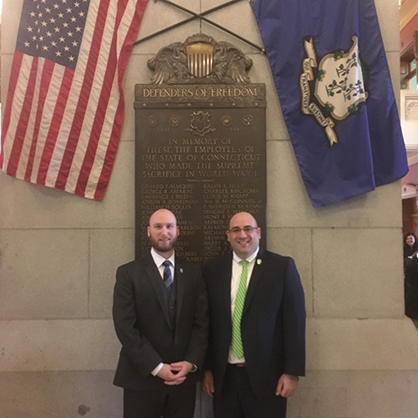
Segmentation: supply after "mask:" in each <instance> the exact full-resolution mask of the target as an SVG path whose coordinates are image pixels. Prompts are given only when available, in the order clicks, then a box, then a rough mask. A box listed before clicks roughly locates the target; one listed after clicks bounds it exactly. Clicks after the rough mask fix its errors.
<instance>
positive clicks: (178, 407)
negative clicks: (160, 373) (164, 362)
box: [123, 385, 196, 418]
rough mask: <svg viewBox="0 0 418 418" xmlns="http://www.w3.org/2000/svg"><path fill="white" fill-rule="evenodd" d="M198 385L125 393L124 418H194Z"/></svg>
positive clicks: (125, 391) (127, 390)
mask: <svg viewBox="0 0 418 418" xmlns="http://www.w3.org/2000/svg"><path fill="white" fill-rule="evenodd" d="M195 401H196V385H186V386H184V385H179V386H167V387H166V388H163V389H157V390H144V391H139V390H130V389H124V392H123V418H161V417H163V418H193V413H194V408H195Z"/></svg>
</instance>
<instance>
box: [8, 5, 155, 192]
mask: <svg viewBox="0 0 418 418" xmlns="http://www.w3.org/2000/svg"><path fill="white" fill-rule="evenodd" d="M147 2H148V0H25V2H24V5H23V10H22V16H21V21H20V27H19V33H18V39H17V45H16V51H15V53H14V57H13V63H12V69H11V76H10V81H9V90H8V94H7V102H6V106H5V109H4V116H3V126H2V137H1V150H0V167H1V168H2V170H3V171H4V172H5V173H7V174H8V175H10V176H13V177H16V178H18V179H22V180H26V181H28V182H32V183H36V184H41V185H45V186H48V187H54V188H57V189H61V190H65V191H67V192H69V193H75V194H77V195H80V196H83V197H87V198H90V199H95V200H101V199H102V198H103V196H104V194H105V192H106V188H107V185H108V183H109V179H110V174H111V171H112V168H113V163H114V160H115V156H116V151H117V148H118V143H119V137H120V131H121V126H122V121H123V111H124V99H123V92H122V79H123V75H124V72H125V68H126V65H127V61H128V58H129V55H130V53H131V50H132V45H133V43H134V41H135V37H136V35H137V32H138V29H139V26H140V23H141V20H142V16H143V13H144V10H145V7H146V4H147Z"/></svg>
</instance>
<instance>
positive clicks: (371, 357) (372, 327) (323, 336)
mask: <svg viewBox="0 0 418 418" xmlns="http://www.w3.org/2000/svg"><path fill="white" fill-rule="evenodd" d="M307 366H308V370H313V371H329V370H415V371H416V370H418V333H417V330H416V328H415V326H414V324H413V323H412V321H410V320H409V319H406V318H405V319H373V320H371V319H369V320H361V319H351V320H348V319H346V320H343V319H314V318H310V319H308V322H307Z"/></svg>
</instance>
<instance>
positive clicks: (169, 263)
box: [163, 260, 171, 267]
mask: <svg viewBox="0 0 418 418" xmlns="http://www.w3.org/2000/svg"><path fill="white" fill-rule="evenodd" d="M163 266H164V267H171V261H170V260H165V261H164V262H163Z"/></svg>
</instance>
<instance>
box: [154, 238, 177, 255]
mask: <svg viewBox="0 0 418 418" xmlns="http://www.w3.org/2000/svg"><path fill="white" fill-rule="evenodd" d="M149 242H150V244H151V247H152V248H154V250H156V251H158V252H160V253H166V252H168V251H171V250H172V249H173V248H174V246H175V245H176V242H177V237H173V238H171V239H170V241H169V243H168V244H167V245H163V244H161V243H160V242H159V241H158V240H157V239H154V238H153V237H149Z"/></svg>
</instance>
